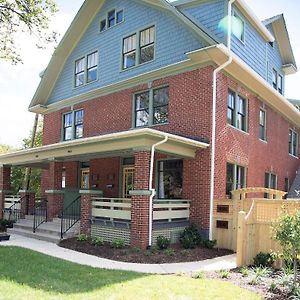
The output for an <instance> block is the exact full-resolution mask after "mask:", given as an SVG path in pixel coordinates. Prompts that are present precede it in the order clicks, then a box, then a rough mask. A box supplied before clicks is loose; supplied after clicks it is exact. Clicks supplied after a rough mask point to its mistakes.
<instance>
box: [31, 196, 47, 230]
mask: <svg viewBox="0 0 300 300" xmlns="http://www.w3.org/2000/svg"><path fill="white" fill-rule="evenodd" d="M47 206H48V201H47V200H46V199H36V201H35V205H34V209H33V232H34V233H35V231H36V229H37V228H38V227H39V226H40V225H42V224H43V223H45V222H47V218H48V209H47Z"/></svg>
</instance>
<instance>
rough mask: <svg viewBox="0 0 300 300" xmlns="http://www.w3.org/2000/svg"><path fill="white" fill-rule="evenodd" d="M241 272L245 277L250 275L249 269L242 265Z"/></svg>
mask: <svg viewBox="0 0 300 300" xmlns="http://www.w3.org/2000/svg"><path fill="white" fill-rule="evenodd" d="M239 272H240V273H241V274H242V276H243V277H248V276H249V269H248V268H247V267H241V268H240V269H239Z"/></svg>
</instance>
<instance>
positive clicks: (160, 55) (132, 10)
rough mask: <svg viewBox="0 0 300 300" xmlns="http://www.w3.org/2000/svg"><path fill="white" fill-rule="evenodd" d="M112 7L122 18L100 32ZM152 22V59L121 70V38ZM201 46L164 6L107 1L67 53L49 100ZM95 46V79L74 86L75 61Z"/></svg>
mask: <svg viewBox="0 0 300 300" xmlns="http://www.w3.org/2000/svg"><path fill="white" fill-rule="evenodd" d="M113 8H116V9H119V8H123V9H124V16H125V22H123V23H121V24H118V25H116V26H115V27H113V28H110V29H108V30H107V31H105V32H102V33H99V22H100V20H101V19H103V18H105V15H106V13H107V11H108V10H110V9H113ZM151 24H155V26H156V51H155V60H154V61H152V62H150V63H147V64H144V65H140V66H138V67H135V68H133V69H131V70H126V71H121V51H122V39H123V38H124V37H126V36H128V35H129V34H131V33H133V32H135V31H137V30H141V29H143V28H146V27H147V26H149V25H151ZM203 47H204V43H203V42H202V41H200V39H199V38H198V37H196V36H195V35H194V34H193V33H191V31H190V30H189V29H188V28H187V27H186V26H185V25H183V24H182V23H180V22H179V21H177V19H176V18H175V17H174V16H173V15H171V14H170V13H168V12H166V11H165V10H160V9H157V8H154V7H153V6H148V5H145V4H141V3H140V2H139V1H130V0H110V1H106V3H105V4H104V5H103V7H102V9H101V10H100V11H99V13H98V14H97V16H96V17H95V19H94V20H93V22H92V23H91V25H90V26H89V28H88V29H87V31H86V33H85V34H84V36H83V37H82V39H81V40H80V42H79V43H78V45H77V46H76V48H75V49H74V50H73V52H72V53H71V55H70V56H69V58H68V60H67V62H66V64H65V66H64V69H63V71H62V72H61V74H60V76H59V78H58V80H57V83H56V85H55V87H54V89H53V91H52V94H51V96H50V98H49V100H48V104H51V103H55V102H58V101H61V100H63V99H66V98H69V97H72V96H76V95H79V94H82V93H85V92H88V91H90V90H93V89H96V88H99V87H103V86H106V85H108V84H111V83H114V82H118V81H121V80H125V79H128V78H131V77H133V76H136V75H139V74H142V73H145V72H147V71H151V70H155V69H157V68H160V67H163V66H166V65H169V64H172V63H176V62H179V61H182V60H184V59H186V55H185V53H186V52H189V51H192V50H196V49H199V48H203ZM96 49H98V51H99V56H100V57H99V68H98V81H96V82H94V83H91V84H88V85H85V86H81V87H79V88H73V74H74V61H75V60H76V59H78V58H80V57H81V56H82V55H85V54H87V53H90V52H91V51H94V50H96Z"/></svg>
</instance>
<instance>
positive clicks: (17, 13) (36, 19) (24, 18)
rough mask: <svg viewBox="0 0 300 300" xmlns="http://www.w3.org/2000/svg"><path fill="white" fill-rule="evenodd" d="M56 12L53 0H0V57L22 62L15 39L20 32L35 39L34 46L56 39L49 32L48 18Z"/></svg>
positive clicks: (55, 34) (13, 61) (55, 36)
mask: <svg viewBox="0 0 300 300" xmlns="http://www.w3.org/2000/svg"><path fill="white" fill-rule="evenodd" d="M56 12H57V5H56V3H55V1H54V0H0V41H1V42H0V58H1V59H5V60H8V61H10V62H12V64H17V63H19V62H22V59H21V56H20V54H19V52H18V49H17V47H16V44H15V41H16V39H17V35H18V34H19V33H20V32H27V33H29V34H30V35H32V36H34V37H35V38H36V39H37V43H36V46H37V47H39V48H41V47H44V45H45V44H46V43H49V42H53V41H56V38H57V33H56V32H50V30H49V22H50V18H51V17H52V16H53V15H54V14H55V13H56Z"/></svg>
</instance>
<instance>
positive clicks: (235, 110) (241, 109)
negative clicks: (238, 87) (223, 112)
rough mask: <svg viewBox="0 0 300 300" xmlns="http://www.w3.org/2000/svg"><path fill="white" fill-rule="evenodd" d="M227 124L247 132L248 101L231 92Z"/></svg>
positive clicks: (229, 94)
mask: <svg viewBox="0 0 300 300" xmlns="http://www.w3.org/2000/svg"><path fill="white" fill-rule="evenodd" d="M227 123H228V124H230V125H232V126H234V127H236V128H238V129H240V130H242V131H247V100H246V99H245V98H243V97H242V96H240V95H238V94H237V93H235V92H233V91H231V90H229V91H228V99H227Z"/></svg>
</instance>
